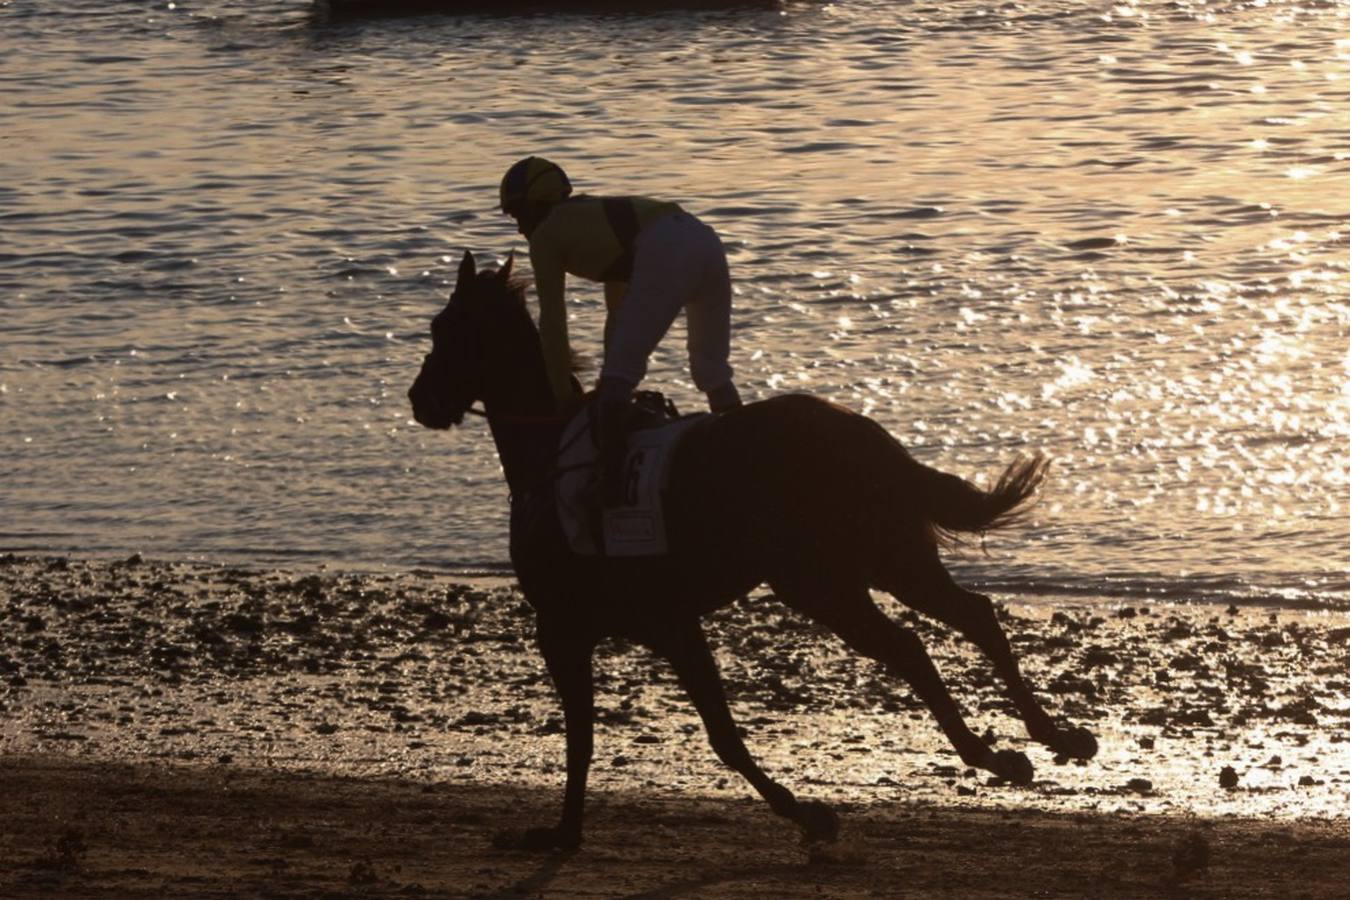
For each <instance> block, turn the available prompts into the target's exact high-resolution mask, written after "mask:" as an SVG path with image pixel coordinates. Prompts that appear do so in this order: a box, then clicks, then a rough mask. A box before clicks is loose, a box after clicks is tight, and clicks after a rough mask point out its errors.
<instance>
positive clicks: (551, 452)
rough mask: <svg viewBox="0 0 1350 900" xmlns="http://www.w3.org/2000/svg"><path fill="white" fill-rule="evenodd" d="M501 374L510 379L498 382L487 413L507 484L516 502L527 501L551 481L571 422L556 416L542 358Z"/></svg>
mask: <svg viewBox="0 0 1350 900" xmlns="http://www.w3.org/2000/svg"><path fill="white" fill-rule="evenodd" d="M535 343H536V344H537V339H536V342H535ZM501 371H503V372H506V373H509V377H502V378H498V379H494V380H493V381H494V384H495V385H496V390H494V391H492V392H491V396H488V397H485V398H484V400H483V407H484V410H485V411H486V412H487V420H488V427H489V428H490V429H491V431H492V439H493V441H494V442H495V443H496V445H497V457H498V459H500V460H501V464H502V471H503V472H504V473H505V474H506V483H507V485H508V486H509V487H510V489H511V493H512V495H513V496H521V495H523V494H525V493H526V492H528V491H530V490H532V489H533V488H535V487H537V486H538V485H539V484H541V483H542V482H543V481H544V480H545V479H547V477H548V473H549V471H550V470H551V469H552V468H553V465H554V462H555V460H556V456H557V450H558V439H559V437H561V435H562V430H563V427H564V426H565V425H566V424H567V420H566V419H564V418H561V417H559V416H558V415H557V413H555V412H554V403H553V392H552V390H551V389H550V388H549V385H548V378H547V376H546V375H545V374H544V368H543V356H542V354H540V355H539V358H538V360H516V361H512V362H509V363H508V364H506V365H503V366H502V367H501Z"/></svg>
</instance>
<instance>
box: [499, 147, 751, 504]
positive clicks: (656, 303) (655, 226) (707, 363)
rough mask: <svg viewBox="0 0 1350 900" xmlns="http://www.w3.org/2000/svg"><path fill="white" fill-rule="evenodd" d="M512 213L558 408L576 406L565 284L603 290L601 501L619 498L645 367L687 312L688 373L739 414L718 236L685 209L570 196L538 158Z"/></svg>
mask: <svg viewBox="0 0 1350 900" xmlns="http://www.w3.org/2000/svg"><path fill="white" fill-rule="evenodd" d="M501 204H502V211H503V212H505V213H507V214H508V215H510V216H511V217H512V218H514V219H515V220H516V224H517V225H518V226H519V229H520V233H521V234H523V235H524V236H525V238H526V240H528V241H529V242H530V264H531V266H532V267H533V269H534V280H535V289H536V291H537V292H538V295H539V336H540V340H541V341H542V343H543V350H544V361H545V368H546V369H547V371H548V379H549V385H550V387H551V388H552V389H553V397H554V402H555V405H556V407H557V409H558V410H559V411H563V410H567V409H569V408H571V407H572V404H573V403H574V402H575V399H576V398H575V396H574V388H573V383H572V370H571V364H572V355H571V350H570V348H569V346H568V341H567V310H566V307H565V303H564V297H563V286H564V283H565V280H566V276H567V275H568V274H569V273H570V274H572V275H576V276H579V277H581V278H585V279H588V280H590V281H598V282H602V283H603V284H604V286H605V308H606V316H605V336H604V338H605V344H604V346H605V356H604V365H603V367H602V368H601V370H600V384H599V386H598V388H597V390H596V403H595V412H596V416H597V418H598V423H597V433H598V436H599V449H600V466H599V483H598V486H597V488H598V492H599V500H600V503H601V504H602V505H604V506H612V505H615V504H616V503H617V502H619V499H620V497H621V494H622V491H621V483H620V479H621V476H622V466H623V451H624V426H625V423H626V420H627V411H628V407H629V404H630V402H631V401H632V397H633V391H634V390H635V389H636V388H637V386H638V383H639V382H641V381H642V378H643V376H644V375H646V374H647V359H648V357H650V356H651V353H652V351H653V350H655V349H656V345H657V343H658V342H659V341H660V340H661V338H662V337H664V336H665V333H666V332H667V331H668V330H669V329H670V326H671V323H673V322H674V321H675V317H676V316H678V315H679V314H680V311H681V310H683V311H684V313H685V318H686V322H687V325H688V348H689V372H690V375H691V376H692V377H693V379H694V385H695V386H696V387H697V388H698V389H699V390H700V391H703V392H704V393H705V394H706V395H707V398H708V407H709V409H711V410H712V411H713V412H722V411H724V410H727V409H731V408H733V407H736V406H739V405H740V403H741V399H740V395H739V393H738V392H737V390H736V385H735V383H734V382H733V381H732V379H731V375H732V372H731V365H730V364H729V363H728V362H727V357H728V355H729V354H730V350H731V276H730V274H729V273H728V271H727V257H726V252H725V251H724V250H723V249H722V242H721V241H720V240H719V239H718V237H717V234H716V232H714V231H713V230H712V229H711V228H710V227H708V226H707V225H705V224H703V223H702V222H700V221H699V220H698V219H697V218H695V217H694V216H692V215H690V214H689V213H687V212H685V211H684V210H682V209H681V208H680V207H679V206H678V205H676V204H674V203H669V202H665V201H660V200H652V199H649V198H646V197H589V196H585V195H579V196H575V197H573V196H572V185H571V182H569V181H568V179H567V175H566V173H564V172H563V170H562V169H561V168H560V167H559V166H558V165H557V164H555V163H552V162H549V161H548V160H546V159H542V158H540V157H537V156H531V157H529V158H527V159H522V160H521V161H520V162H518V163H516V164H515V165H513V166H512V167H511V168H510V169H509V170H507V173H506V177H505V178H503V179H502V185H501Z"/></svg>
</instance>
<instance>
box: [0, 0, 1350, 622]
mask: <svg viewBox="0 0 1350 900" xmlns="http://www.w3.org/2000/svg"><path fill="white" fill-rule="evenodd" d="M0 23H3V29H2V30H0V96H3V97H4V102H3V103H0V312H2V313H3V319H2V320H0V338H2V339H3V340H2V343H0V346H3V354H2V355H0V415H3V419H4V428H3V429H0V460H2V461H3V470H4V475H3V488H2V489H0V546H5V547H10V548H24V549H41V550H68V549H69V550H76V551H81V552H92V553H121V552H129V551H132V550H138V551H142V552H145V553H148V554H153V555H157V556H178V557H181V556H195V557H205V558H209V559H220V560H245V561H254V562H256V561H274V560H276V561H282V562H285V561H299V560H316V559H317V560H322V561H331V562H340V563H342V564H343V565H348V566H362V567H364V566H383V565H393V566H410V565H415V566H438V567H441V566H444V567H451V568H479V567H488V568H492V567H497V566H503V565H505V559H506V540H505V531H506V521H505V510H506V491H505V486H504V484H503V483H502V481H501V478H500V472H499V469H498V466H497V463H496V459H495V456H494V455H493V452H492V448H491V444H490V442H489V440H488V437H487V434H486V430H485V429H484V428H483V427H482V425H481V423H480V422H476V421H475V422H470V423H469V424H468V426H467V427H466V428H464V429H463V430H459V431H456V432H454V433H450V434H446V433H435V432H430V431H426V430H423V429H421V428H420V427H418V426H417V425H415V424H414V423H412V422H411V420H410V413H409V409H408V406H407V402H406V400H405V398H404V392H405V391H406V388H407V386H408V384H409V383H410V381H411V379H412V377H413V376H414V374H415V373H416V369H417V366H418V364H419V362H420V359H421V356H422V354H423V353H424V352H425V350H426V348H427V340H426V337H425V334H426V327H427V322H428V320H429V318H430V316H431V315H432V314H433V313H434V312H435V311H436V310H437V309H438V308H439V306H440V305H441V304H442V303H443V302H444V299H445V296H446V293H447V284H448V281H449V279H451V278H452V277H453V273H454V266H455V264H456V263H457V261H458V254H459V253H460V252H461V251H462V250H463V249H465V248H471V249H473V250H474V251H478V252H484V253H486V254H487V255H488V256H489V257H493V256H500V255H504V254H505V253H506V251H508V250H510V249H512V248H515V249H518V250H520V249H523V243H522V241H521V239H520V238H519V237H518V236H517V235H516V234H515V232H514V228H513V226H512V223H510V221H509V220H506V219H504V218H502V217H501V216H500V215H499V214H498V213H497V212H496V211H495V209H494V201H495V197H496V183H497V180H498V178H499V177H500V175H501V172H502V171H503V170H504V169H505V167H506V166H507V165H508V164H509V163H510V162H512V161H513V160H514V159H515V158H517V157H519V156H522V155H525V154H528V153H540V154H544V155H547V156H550V157H552V158H555V159H557V160H558V161H560V162H562V163H563V164H564V165H566V166H567V168H568V170H569V172H570V173H571V174H572V175H573V179H574V181H575V182H576V183H577V184H578V185H579V186H580V187H581V188H582V189H585V190H589V191H591V192H596V193H605V192H611V193H620V192H642V193H649V194H653V195H658V196H663V197H670V198H674V199H678V200H680V201H681V202H682V203H684V204H685V205H686V206H687V207H688V208H689V209H691V210H693V211H695V212H697V213H699V214H700V215H702V216H703V217H704V218H705V219H707V220H708V221H709V222H711V223H713V224H714V225H715V226H716V227H717V228H718V229H719V231H720V232H721V233H722V234H723V236H724V238H725V239H726V241H727V243H728V247H729V250H730V255H731V262H732V267H733V277H734V279H735V281H736V284H737V289H738V294H737V298H736V309H735V327H736V333H735V347H734V354H733V363H734V364H735V365H736V367H737V370H738V372H739V379H740V381H741V382H742V385H743V390H744V391H745V392H746V393H748V394H750V395H753V396H760V397H762V396H767V395H770V394H773V393H776V392H782V391H788V390H809V391H814V392H818V393H820V394H822V395H825V396H829V397H832V398H834V399H836V400H839V401H841V402H843V403H846V404H849V405H851V406H853V407H855V408H858V409H861V410H865V411H867V412H868V413H869V414H871V415H873V416H874V417H876V418H877V419H878V420H879V421H881V422H882V423H883V424H885V425H886V426H887V427H889V428H890V429H891V430H892V431H893V432H894V433H896V434H897V435H898V436H899V437H900V438H901V439H902V440H903V441H904V442H905V443H906V444H907V445H908V446H910V447H911V448H913V450H914V451H915V453H916V454H917V455H918V456H919V457H920V458H921V459H923V460H924V461H926V462H929V463H931V464H934V465H938V466H940V467H942V468H944V469H948V470H951V471H955V472H959V473H961V474H965V475H968V476H974V475H976V474H979V473H984V475H985V476H986V477H987V476H989V475H993V474H995V473H996V472H997V470H998V469H999V468H1000V467H1001V466H1002V465H1003V464H1005V463H1006V462H1007V461H1008V460H1009V459H1011V458H1012V457H1013V456H1014V455H1016V454H1017V453H1019V452H1027V451H1029V450H1035V449H1040V450H1044V451H1046V452H1048V453H1049V454H1051V455H1053V456H1054V457H1055V459H1056V465H1055V469H1054V471H1053V477H1052V481H1051V482H1050V484H1049V485H1048V487H1047V491H1046V497H1045V502H1044V503H1043V504H1042V505H1041V506H1040V507H1039V511H1038V513H1037V516H1036V518H1035V521H1034V523H1033V524H1032V525H1031V526H1030V527H1027V528H1024V529H1023V530H1021V531H1018V532H1016V533H1010V534H1005V535H999V536H997V537H996V538H991V539H990V541H989V543H988V549H989V551H990V555H989V556H987V557H985V556H981V555H979V554H977V553H974V554H969V555H968V557H967V558H965V559H963V560H962V561H961V562H960V563H959V564H958V568H959V569H960V570H961V571H962V573H963V576H964V577H965V578H966V579H967V580H970V581H974V582H976V583H981V584H983V585H985V586H986V587H989V588H991V589H994V590H997V591H1003V592H1007V593H1013V594H1019V595H1024V596H1029V597H1031V598H1032V599H1035V598H1036V597H1051V596H1055V595H1058V594H1065V593H1067V594H1084V595H1100V594H1107V595H1111V594H1116V595H1122V596H1158V595H1164V596H1171V597H1182V598H1200V599H1208V600H1213V601H1216V602H1231V601H1240V600H1242V599H1244V598H1246V599H1250V598H1258V599H1272V598H1274V599H1283V600H1288V601H1290V602H1311V603H1315V604H1323V603H1325V604H1331V605H1345V604H1347V603H1350V562H1348V560H1347V556H1348V555H1350V553H1348V551H1347V548H1348V547H1350V489H1348V488H1347V486H1348V485H1350V452H1348V451H1347V446H1350V305H1348V303H1347V299H1346V298H1347V289H1350V274H1347V271H1348V270H1350V253H1348V252H1347V243H1346V239H1345V238H1344V236H1343V235H1344V232H1345V229H1346V227H1347V221H1348V220H1350V37H1347V35H1350V2H1344V0H1342V2H1335V0H1321V2H1305V3H1292V2H1290V3H1286V2H1276V0H1272V2H1249V3H1237V2H1209V3H1206V2H1201V0H1193V2H1180V0H1179V2H1153V0H1143V2H1138V3H1133V4H1130V3H1121V4H1113V3H1092V2H1088V3H1079V2H1033V0H1026V2H1020V3H1001V4H985V3H975V2H965V0H960V2H951V3H943V4H936V3H932V4H929V3H895V2H883V0H845V2H840V3H838V4H834V5H825V4H820V3H788V4H787V5H786V6H784V7H783V8H781V9H778V10H764V9H747V10H737V11H728V12H718V13H681V12H670V13H660V14H652V15H599V14H586V13H573V14H555V15H542V14H533V15H521V16H507V15H496V16H467V15H466V16H448V15H447V16H425V17H418V18H399V19H372V20H366V21H359V22H326V21H323V20H322V18H320V17H316V16H315V15H313V13H312V11H311V9H310V8H309V6H308V5H307V4H306V3H305V2H303V0H294V2H281V0H269V2H258V3H244V2H228V0H227V2H214V3H211V4H206V3H198V2H175V3H156V4H153V5H150V4H144V3H135V2H113V3H92V2H86V0H75V2H71V3H66V4H59V5H54V4H50V3H40V2H38V0H10V2H7V3H4V2H0ZM571 297H572V311H573V315H574V322H573V333H574V335H576V338H577V342H578V344H579V345H580V347H581V349H590V350H592V351H593V350H595V349H597V348H598V332H599V327H600V322H601V318H600V309H601V302H600V298H599V295H598V291H597V290H595V289H594V288H593V287H592V286H589V285H584V284H577V285H574V290H573V292H572V295H571ZM683 367H684V358H683V341H682V339H681V336H680V335H679V334H678V333H676V334H672V336H671V337H670V338H668V339H667V341H666V343H665V345H664V346H663V347H662V348H661V349H660V350H659V351H658V354H657V358H656V359H655V360H654V364H653V367H652V371H651V375H650V376H649V378H650V380H651V381H652V382H653V383H657V384H659V385H661V386H663V387H665V388H667V389H668V390H669V391H670V392H671V393H672V394H673V395H674V396H675V397H676V399H677V400H680V401H683V402H685V403H686V404H687V405H689V406H693V405H694V399H695V398H694V395H693V393H692V389H691V387H690V386H689V385H688V383H687V376H686V374H685V372H684V368H683Z"/></svg>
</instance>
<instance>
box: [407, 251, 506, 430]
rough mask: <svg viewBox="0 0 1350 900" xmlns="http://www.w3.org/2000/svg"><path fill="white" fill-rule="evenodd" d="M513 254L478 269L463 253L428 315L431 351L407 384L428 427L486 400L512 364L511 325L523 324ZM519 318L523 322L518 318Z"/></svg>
mask: <svg viewBox="0 0 1350 900" xmlns="http://www.w3.org/2000/svg"><path fill="white" fill-rule="evenodd" d="M513 262H514V258H513V257H508V258H507V261H506V264H505V265H504V266H502V267H501V268H500V269H484V270H481V271H480V270H479V269H478V266H477V264H476V263H475V261H474V258H473V254H472V253H469V252H467V251H466V252H465V253H464V259H463V260H461V261H460V264H459V275H458V277H457V278H456V280H455V287H454V290H453V291H451V292H450V301H449V302H448V303H447V304H446V305H445V309H443V310H441V311H440V312H439V313H438V314H437V315H436V317H435V318H434V319H432V320H431V352H430V353H428V354H427V355H426V358H425V359H424V360H423V361H422V369H421V371H419V372H418V373H417V379H416V380H415V381H414V382H413V385H412V387H411V388H409V390H408V399H409V400H410V401H411V402H412V409H413V418H414V419H416V420H417V421H418V422H419V423H420V424H422V425H425V426H426V427H428V428H449V427H450V426H451V425H458V424H459V423H460V422H462V421H463V419H464V414H465V413H466V412H468V411H469V407H470V406H472V405H473V404H474V403H475V402H477V401H482V402H483V403H484V404H487V403H489V402H491V400H492V398H493V395H494V392H500V391H501V390H502V388H503V384H504V379H505V377H506V375H507V373H508V371H510V370H514V371H516V372H519V371H520V370H521V368H523V367H522V366H520V365H519V364H516V365H512V362H511V359H510V351H511V349H512V347H513V344H512V342H511V341H510V340H509V338H510V333H509V331H510V330H511V329H512V328H515V329H520V328H522V327H524V326H525V325H528V327H529V329H530V330H533V323H532V322H531V321H530V318H529V313H528V311H526V309H525V302H524V285H523V284H521V283H519V282H517V281H515V280H513V279H512V277H511V272H512V268H513ZM522 319H523V322H522Z"/></svg>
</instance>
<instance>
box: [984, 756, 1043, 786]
mask: <svg viewBox="0 0 1350 900" xmlns="http://www.w3.org/2000/svg"><path fill="white" fill-rule="evenodd" d="M988 768H989V771H991V772H993V773H994V774H995V775H997V776H998V777H999V778H1002V779H1004V780H1006V781H1011V782H1012V783H1013V784H1031V781H1032V779H1033V778H1035V776H1036V769H1035V768H1034V767H1033V766H1032V765H1031V760H1029V759H1027V755H1026V754H1025V753H1023V752H1022V751H1020V750H999V751H997V752H995V753H994V754H993V759H992V760H990V765H989V767H988Z"/></svg>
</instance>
